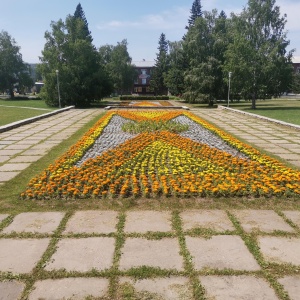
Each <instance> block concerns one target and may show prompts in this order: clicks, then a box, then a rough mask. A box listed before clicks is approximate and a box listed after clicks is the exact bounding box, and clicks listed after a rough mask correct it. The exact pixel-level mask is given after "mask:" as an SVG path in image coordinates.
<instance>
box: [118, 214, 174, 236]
mask: <svg viewBox="0 0 300 300" xmlns="http://www.w3.org/2000/svg"><path fill="white" fill-rule="evenodd" d="M126 214H127V216H126V222H125V227H124V231H125V232H127V233H129V232H138V233H146V232H148V231H160V232H166V231H172V224H171V218H172V216H171V213H170V212H161V211H128V212H127V213H126Z"/></svg>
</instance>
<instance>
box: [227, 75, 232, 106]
mask: <svg viewBox="0 0 300 300" xmlns="http://www.w3.org/2000/svg"><path fill="white" fill-rule="evenodd" d="M231 75H232V72H229V73H228V77H229V83H228V101H227V107H229V98H230V79H231Z"/></svg>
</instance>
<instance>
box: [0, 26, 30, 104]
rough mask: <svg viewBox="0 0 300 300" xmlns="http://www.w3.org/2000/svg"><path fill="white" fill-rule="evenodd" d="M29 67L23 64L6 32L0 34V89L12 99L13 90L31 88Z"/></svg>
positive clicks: (19, 54) (16, 48)
mask: <svg viewBox="0 0 300 300" xmlns="http://www.w3.org/2000/svg"><path fill="white" fill-rule="evenodd" d="M32 85H33V81H32V79H31V78H30V67H29V65H28V64H25V63H24V62H23V59H22V54H21V53H20V47H19V46H18V45H17V43H16V41H15V40H14V39H13V38H12V37H11V36H10V35H9V34H8V32H6V31H1V32H0V89H1V90H3V91H4V90H9V92H10V95H11V97H12V98H13V97H14V93H13V90H14V88H15V87H16V86H19V88H21V89H22V88H24V87H31V86H32Z"/></svg>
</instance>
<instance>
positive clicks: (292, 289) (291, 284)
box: [278, 275, 300, 300]
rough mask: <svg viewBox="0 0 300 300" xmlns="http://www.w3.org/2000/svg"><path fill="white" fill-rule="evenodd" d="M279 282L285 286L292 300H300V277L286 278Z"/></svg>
mask: <svg viewBox="0 0 300 300" xmlns="http://www.w3.org/2000/svg"><path fill="white" fill-rule="evenodd" d="M278 281H279V283H281V284H282V285H283V286H284V289H285V290H286V291H287V292H288V294H289V296H290V298H291V300H299V299H300V275H298V276H285V277H283V278H280V279H279V280H278Z"/></svg>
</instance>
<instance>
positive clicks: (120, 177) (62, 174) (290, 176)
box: [21, 110, 300, 199]
mask: <svg viewBox="0 0 300 300" xmlns="http://www.w3.org/2000/svg"><path fill="white" fill-rule="evenodd" d="M116 115H118V116H120V117H122V118H125V119H128V120H132V121H136V122H140V121H145V120H149V119H150V120H152V121H160V122H166V121H169V120H172V119H175V118H178V117H179V116H185V117H187V118H189V119H190V120H193V121H194V122H196V123H197V124H200V125H201V126H202V127H204V128H206V129H208V130H209V131H210V132H212V133H213V134H214V135H216V136H218V137H220V138H221V139H222V140H223V141H224V143H226V144H228V145H230V146H232V147H234V148H235V149H237V150H239V152H240V153H241V154H242V155H243V156H241V157H238V156H233V155H231V154H229V153H227V152H225V151H222V150H219V149H216V148H213V147H210V146H208V145H207V144H203V143H198V142H196V141H193V140H192V139H190V138H188V137H184V136H180V135H179V134H176V133H172V132H169V131H154V132H144V133H141V134H139V135H136V136H134V137H133V138H130V139H128V140H126V141H125V142H124V143H121V144H119V145H118V146H116V147H115V148H114V149H111V150H108V151H105V152H103V153H102V154H101V155H99V156H97V157H95V158H93V159H88V160H86V161H85V162H83V163H82V164H80V165H76V163H77V162H78V161H80V159H81V158H82V157H83V155H84V154H85V153H86V152H87V150H88V149H90V148H91V147H92V146H93V144H94V143H95V141H96V140H97V139H98V137H99V136H100V135H101V134H102V132H103V130H104V128H105V127H106V126H107V125H108V124H109V122H110V120H111V119H112V118H113V116H116ZM161 195H164V196H167V197H168V196H180V197H189V196H202V197H205V196H209V197H211V196H212V197H216V196H231V197H233V196H265V197H270V196H282V195H285V196H295V195H300V172H298V171H295V170H292V169H290V168H288V167H286V166H285V165H283V164H282V163H280V162H279V161H277V160H275V159H272V158H270V157H268V156H266V155H263V154H261V153H260V152H259V151H257V150H256V149H254V148H252V147H250V146H249V145H246V144H244V143H242V142H240V141H239V140H237V139H235V138H233V137H232V136H230V135H229V134H227V133H225V132H223V131H221V130H219V129H217V128H216V127H214V126H213V125H211V124H209V123H208V122H206V121H204V120H202V119H201V118H199V117H197V116H195V115H194V114H192V113H190V112H186V111H168V112H165V111H159V112H158V111H151V110H149V111H137V112H130V111H114V112H108V113H107V114H106V115H105V116H103V117H102V118H101V119H100V120H99V121H98V122H97V124H96V125H95V126H94V127H93V128H91V129H90V130H89V131H88V132H87V133H86V134H85V135H84V137H83V138H82V139H81V140H80V141H78V142H77V143H76V144H75V145H74V146H73V147H71V148H70V150H69V151H68V152H67V153H65V154H64V155H63V156H62V157H61V158H60V159H58V160H57V161H56V162H55V163H54V164H53V165H50V166H49V167H48V168H47V169H46V170H44V171H43V172H42V174H40V175H39V176H37V177H35V178H33V179H32V180H31V181H30V182H29V184H28V187H27V188H26V190H25V191H24V193H22V194H21V197H22V198H24V199H50V198H59V199H61V198H91V197H96V198H107V197H108V198H114V197H131V196H134V197H140V196H144V197H157V196H161Z"/></svg>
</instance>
